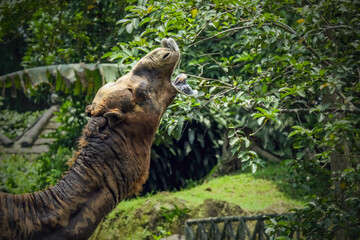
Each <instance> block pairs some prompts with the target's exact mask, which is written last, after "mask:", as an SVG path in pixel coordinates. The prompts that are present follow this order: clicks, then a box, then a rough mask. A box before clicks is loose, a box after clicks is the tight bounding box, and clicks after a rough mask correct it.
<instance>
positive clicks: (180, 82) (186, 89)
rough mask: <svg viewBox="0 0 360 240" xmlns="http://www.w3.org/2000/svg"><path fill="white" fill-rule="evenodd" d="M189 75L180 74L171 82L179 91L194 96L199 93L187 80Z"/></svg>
mask: <svg viewBox="0 0 360 240" xmlns="http://www.w3.org/2000/svg"><path fill="white" fill-rule="evenodd" d="M186 78H187V76H186V75H185V74H183V73H182V74H180V75H178V76H177V77H176V78H175V80H174V81H172V82H171V84H172V85H173V87H174V88H175V89H176V91H177V92H178V93H181V94H184V95H187V96H194V95H195V94H197V91H196V90H193V89H192V88H191V87H190V86H189V84H188V83H187V82H186Z"/></svg>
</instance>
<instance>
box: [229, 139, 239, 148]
mask: <svg viewBox="0 0 360 240" xmlns="http://www.w3.org/2000/svg"><path fill="white" fill-rule="evenodd" d="M236 143H239V138H237V137H233V138H231V139H230V142H229V144H230V145H231V146H234V145H235V144H236Z"/></svg>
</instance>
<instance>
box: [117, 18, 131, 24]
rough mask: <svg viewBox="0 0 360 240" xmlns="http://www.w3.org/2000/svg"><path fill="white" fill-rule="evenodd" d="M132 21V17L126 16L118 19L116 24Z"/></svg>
mask: <svg viewBox="0 0 360 240" xmlns="http://www.w3.org/2000/svg"><path fill="white" fill-rule="evenodd" d="M130 21H131V20H130V19H128V18H124V19H121V20H119V21H117V22H116V25H118V24H121V23H127V22H130Z"/></svg>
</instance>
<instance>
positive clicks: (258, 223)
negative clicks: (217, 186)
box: [185, 214, 300, 240]
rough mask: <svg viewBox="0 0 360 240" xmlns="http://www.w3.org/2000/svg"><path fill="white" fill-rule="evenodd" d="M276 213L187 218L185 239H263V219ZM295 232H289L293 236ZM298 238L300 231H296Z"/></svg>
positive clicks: (267, 237)
mask: <svg viewBox="0 0 360 240" xmlns="http://www.w3.org/2000/svg"><path fill="white" fill-rule="evenodd" d="M278 216H279V215H276V214H268V215H258V216H229V217H218V218H203V219H189V220H187V221H186V222H185V239H186V240H246V239H248V240H255V239H258V240H265V239H270V237H269V236H268V235H267V234H266V233H265V223H264V221H265V220H268V219H270V218H275V217H278ZM294 234H295V232H292V233H290V236H289V237H290V238H293V236H294ZM296 239H300V231H296Z"/></svg>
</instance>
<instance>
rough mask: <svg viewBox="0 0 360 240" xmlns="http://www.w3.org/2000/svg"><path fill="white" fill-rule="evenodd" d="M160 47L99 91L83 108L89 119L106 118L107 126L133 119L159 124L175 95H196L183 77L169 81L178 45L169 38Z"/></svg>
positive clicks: (178, 52)
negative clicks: (90, 117) (136, 117)
mask: <svg viewBox="0 0 360 240" xmlns="http://www.w3.org/2000/svg"><path fill="white" fill-rule="evenodd" d="M161 45H162V46H161V47H160V48H156V49H154V50H153V51H151V52H150V53H149V54H147V55H146V56H145V57H143V58H142V59H141V60H140V61H139V62H138V63H137V64H136V65H135V66H134V68H133V69H132V70H131V71H130V72H129V73H128V74H126V75H124V76H122V77H121V78H119V79H118V80H117V81H116V82H114V83H107V84H106V85H104V86H103V87H101V88H100V89H99V91H98V93H97V94H96V96H95V98H94V100H93V102H92V104H91V105H89V106H88V107H87V108H86V112H87V113H88V115H89V116H103V117H106V118H107V119H108V121H109V123H110V125H116V124H119V123H121V122H123V121H126V119H129V118H132V119H133V118H134V117H133V116H134V115H137V116H138V117H140V116H142V117H143V120H145V119H147V120H149V119H151V120H152V121H155V122H156V124H158V123H159V121H160V118H161V116H162V114H163V113H164V112H165V110H166V108H167V107H168V105H169V104H170V103H171V101H172V100H173V99H174V97H175V96H176V94H177V93H182V94H186V95H190V96H191V95H194V94H195V93H196V91H193V90H192V89H191V88H190V86H189V85H188V84H187V83H186V75H185V74H180V75H179V76H177V77H176V78H175V80H174V81H171V75H172V73H173V71H174V69H175V67H176V65H177V63H178V61H179V59H180V51H179V48H178V46H177V44H176V43H175V41H174V40H173V39H172V38H169V39H166V38H165V39H163V40H162V41H161ZM132 122H134V120H132Z"/></svg>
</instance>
